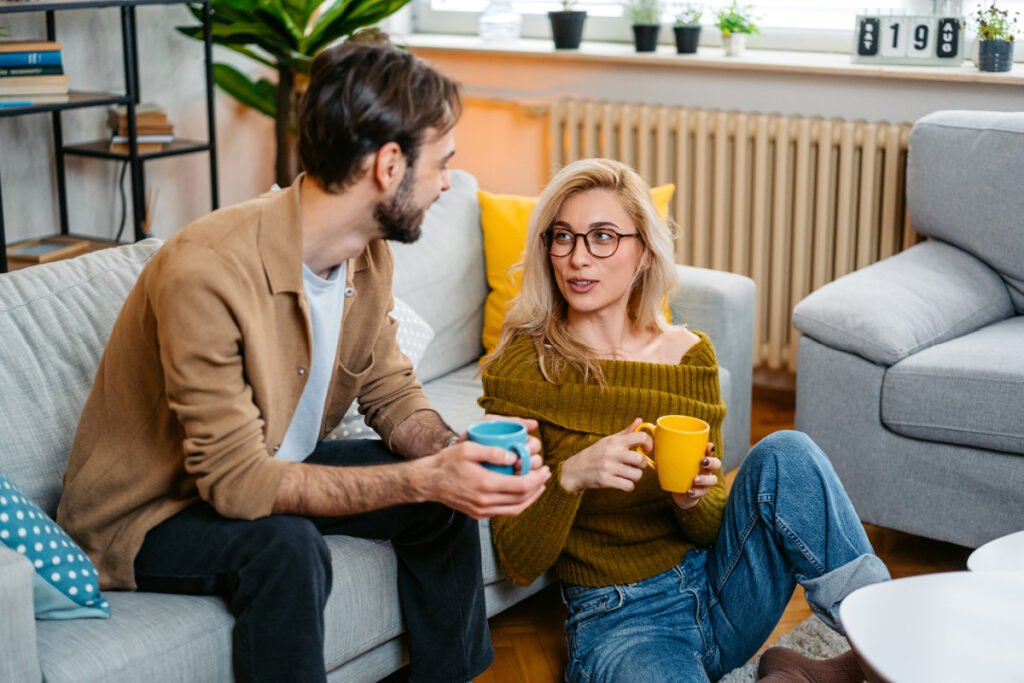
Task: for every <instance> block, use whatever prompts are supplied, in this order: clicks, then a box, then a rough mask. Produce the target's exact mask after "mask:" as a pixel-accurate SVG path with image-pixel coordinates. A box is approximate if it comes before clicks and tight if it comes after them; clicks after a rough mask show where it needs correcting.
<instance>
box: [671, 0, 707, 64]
mask: <svg viewBox="0 0 1024 683" xmlns="http://www.w3.org/2000/svg"><path fill="white" fill-rule="evenodd" d="M703 14H704V9H703V8H702V7H701V6H700V5H696V4H693V3H686V4H684V5H683V6H682V7H680V8H679V11H678V12H676V25H675V26H674V27H673V30H674V31H675V34H676V53H677V54H681V55H692V54H694V53H695V52H697V44H698V43H699V42H700V18H701V15H703Z"/></svg>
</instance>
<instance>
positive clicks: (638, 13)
mask: <svg viewBox="0 0 1024 683" xmlns="http://www.w3.org/2000/svg"><path fill="white" fill-rule="evenodd" d="M626 14H627V16H628V17H629V22H630V23H631V24H632V25H633V45H634V46H635V47H636V51H637V52H654V51H655V50H656V49H657V47H658V33H659V32H660V31H661V0H628V2H627V3H626Z"/></svg>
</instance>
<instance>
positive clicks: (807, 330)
mask: <svg viewBox="0 0 1024 683" xmlns="http://www.w3.org/2000/svg"><path fill="white" fill-rule="evenodd" d="M1011 315H1013V304H1012V303H1011V302H1010V296H1009V294H1008V292H1007V290H1006V284H1005V283H1004V282H1003V280H1002V279H1001V278H1000V277H999V275H998V274H997V273H996V272H995V271H993V270H992V269H991V268H989V267H988V266H986V265H985V264H984V263H982V262H981V261H979V260H978V259H977V258H975V257H973V256H971V255H970V254H968V253H967V252H965V251H961V250H960V249H957V248H956V247H954V246H951V245H948V244H945V243H943V242H938V241H929V242H923V243H921V244H918V245H916V246H914V247H911V248H910V249H908V250H906V251H904V252H901V253H899V254H896V255H895V256H892V257H890V258H887V259H885V260H884V261H879V262H877V263H874V264H872V265H870V266H867V267H866V268H862V269H861V270H858V271H856V272H853V273H850V274H849V275H844V276H843V277H841V278H839V279H838V280H835V281H833V282H831V283H829V284H827V285H825V286H824V287H822V288H820V289H818V290H816V291H815V292H812V293H811V294H810V295H809V296H808V297H807V298H805V299H804V300H803V301H801V302H800V303H799V304H797V306H796V308H795V309H793V324H794V325H796V327H797V328H798V329H799V330H800V331H801V332H803V333H804V334H806V335H807V336H809V337H812V338H814V339H815V340H817V341H819V342H821V343H823V344H825V345H827V346H830V347H832V348H834V349H839V350H841V351H846V352H848V353H854V354H856V355H858V356H860V357H862V358H864V359H866V360H869V361H871V362H873V363H876V364H879V365H893V364H895V363H898V362H899V361H901V360H903V359H904V358H906V357H908V356H910V355H911V354H914V353H917V352H918V351H922V350H924V349H926V348H929V347H931V346H934V345H936V344H941V343H942V342H945V341H949V340H950V339H954V338H956V337H959V336H961V335H964V334H967V333H969V332H973V331H974V330H977V329H978V328H980V327H984V326H985V325H990V324H992V323H994V322H996V321H999V320H1003V319H1004V318H1007V317H1009V316H1011Z"/></svg>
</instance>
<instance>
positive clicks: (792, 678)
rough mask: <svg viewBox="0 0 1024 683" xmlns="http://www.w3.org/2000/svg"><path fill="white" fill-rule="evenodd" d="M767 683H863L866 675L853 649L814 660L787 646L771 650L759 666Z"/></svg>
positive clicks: (769, 649) (763, 680) (764, 655)
mask: <svg viewBox="0 0 1024 683" xmlns="http://www.w3.org/2000/svg"><path fill="white" fill-rule="evenodd" d="M757 680H758V681H760V682H762V683H764V682H768V683H862V681H864V673H863V672H862V671H861V670H860V665H859V664H858V663H857V656H856V655H855V654H853V650H850V651H849V652H845V653H843V654H841V655H839V656H837V657H832V658H831V659H811V658H810V657H805V656H804V655H802V654H800V653H798V652H796V651H795V650H790V649H789V648H786V647H770V648H768V649H767V650H765V651H764V654H763V655H761V661H760V662H759V663H758V665H757Z"/></svg>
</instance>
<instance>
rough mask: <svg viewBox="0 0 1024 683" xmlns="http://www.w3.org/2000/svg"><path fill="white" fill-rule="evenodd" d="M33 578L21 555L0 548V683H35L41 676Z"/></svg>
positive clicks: (30, 569)
mask: <svg viewBox="0 0 1024 683" xmlns="http://www.w3.org/2000/svg"><path fill="white" fill-rule="evenodd" d="M34 577H35V571H33V569H32V565H31V564H30V563H29V561H28V560H27V559H26V558H25V557H24V556H22V555H19V554H18V553H16V552H14V551H13V550H11V549H10V548H8V547H7V546H4V545H0V681H39V680H41V679H42V677H43V676H42V673H40V671H39V657H38V655H37V654H36V618H35V612H34V611H33V608H32V580H33V578H34Z"/></svg>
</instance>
